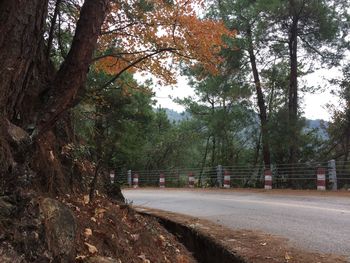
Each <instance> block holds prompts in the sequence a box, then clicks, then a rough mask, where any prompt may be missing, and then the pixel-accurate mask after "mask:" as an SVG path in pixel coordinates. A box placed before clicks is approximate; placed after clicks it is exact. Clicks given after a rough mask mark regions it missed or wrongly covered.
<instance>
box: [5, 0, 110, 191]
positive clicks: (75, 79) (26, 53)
mask: <svg viewBox="0 0 350 263" xmlns="http://www.w3.org/2000/svg"><path fill="white" fill-rule="evenodd" d="M108 2H109V0H98V1H97V0H85V2H84V4H83V6H82V9H81V12H80V18H79V21H78V23H77V26H76V32H75V36H74V38H73V42H72V45H71V49H70V51H69V54H68V56H67V58H66V59H65V61H64V62H63V63H62V65H61V67H60V68H59V70H58V71H57V72H56V71H55V69H54V68H53V66H52V65H51V63H50V60H49V58H48V56H47V54H48V53H47V47H46V46H45V41H44V26H45V21H46V16H47V12H48V0H31V1H21V0H2V1H0V114H1V115H0V161H1V165H0V173H1V175H2V178H5V179H6V178H8V177H11V176H12V175H11V174H13V170H14V167H21V166H25V165H27V164H29V166H30V167H29V169H31V170H33V171H34V173H36V174H40V173H41V174H42V175H43V176H46V177H48V178H51V179H52V178H55V177H56V176H54V175H52V176H49V173H50V172H47V173H46V174H45V172H46V171H45V169H44V168H45V167H46V168H48V169H50V168H51V169H52V170H54V172H55V173H56V172H58V173H62V176H65V175H64V174H63V173H64V171H61V170H62V167H61V166H60V160H59V158H58V156H57V155H58V152H59V149H57V144H56V140H57V138H56V136H55V133H54V130H55V129H54V127H55V124H56V123H57V121H58V120H59V119H60V117H61V116H62V115H63V113H64V112H65V111H66V110H68V109H69V108H70V107H71V106H72V102H73V101H74V100H75V98H76V95H77V93H78V91H79V90H81V89H82V88H83V87H84V83H85V80H86V74H87V72H88V68H89V65H90V62H91V58H92V54H93V51H94V49H95V46H96V43H97V38H98V36H99V33H100V28H101V26H102V23H103V21H104V17H105V14H106V12H107V8H108ZM14 124H15V125H14ZM32 129H34V132H33V134H32V135H33V136H32V139H33V140H32V143H30V149H31V150H33V149H35V150H33V151H34V153H33V154H30V155H29V158H30V159H29V160H27V158H26V157H25V156H21V155H25V154H27V155H28V153H25V151H23V150H22V151H20V152H19V151H18V149H17V148H19V145H21V142H20V141H19V142H17V143H13V141H14V140H15V139H19V140H21V138H27V136H16V135H17V133H18V132H19V131H20V134H22V133H25V131H27V132H28V133H29V132H31V131H32ZM19 153H20V154H19ZM27 157H28V156H27ZM22 172H23V169H22ZM23 173H24V172H23ZM41 179H43V178H41ZM41 179H40V180H41ZM65 180H66V178H60V180H59V181H58V182H57V185H56V184H55V185H52V188H60V187H61V189H64V188H65V187H64V186H63V187H62V184H64V181H65ZM44 181H46V184H47V181H50V179H46V180H44ZM49 184H53V182H52V181H51V183H50V182H49Z"/></svg>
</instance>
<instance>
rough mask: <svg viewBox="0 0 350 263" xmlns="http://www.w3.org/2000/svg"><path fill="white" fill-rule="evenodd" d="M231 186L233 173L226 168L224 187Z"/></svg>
mask: <svg viewBox="0 0 350 263" xmlns="http://www.w3.org/2000/svg"><path fill="white" fill-rule="evenodd" d="M230 187H231V175H230V173H229V172H228V171H227V170H225V171H224V188H230Z"/></svg>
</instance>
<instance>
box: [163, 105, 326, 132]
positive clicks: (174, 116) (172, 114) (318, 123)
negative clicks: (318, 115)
mask: <svg viewBox="0 0 350 263" xmlns="http://www.w3.org/2000/svg"><path fill="white" fill-rule="evenodd" d="M164 110H165V112H166V114H167V115H168V118H169V120H170V121H175V122H180V121H183V120H186V119H189V118H190V114H189V113H188V112H186V111H184V112H182V113H179V112H177V111H175V110H172V109H168V108H164ZM257 121H259V119H258V118H257ZM322 123H323V125H325V126H327V122H326V121H324V120H320V119H317V120H308V119H307V120H306V125H307V127H306V128H305V130H311V129H318V131H319V134H320V135H321V137H322V138H324V139H327V138H328V135H327V133H326V132H325V131H324V130H323V129H322Z"/></svg>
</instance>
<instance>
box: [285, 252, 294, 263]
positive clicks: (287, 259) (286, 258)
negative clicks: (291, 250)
mask: <svg viewBox="0 0 350 263" xmlns="http://www.w3.org/2000/svg"><path fill="white" fill-rule="evenodd" d="M284 259H285V260H286V262H289V260H291V259H292V257H291V256H289V254H288V252H286V254H285V255H284Z"/></svg>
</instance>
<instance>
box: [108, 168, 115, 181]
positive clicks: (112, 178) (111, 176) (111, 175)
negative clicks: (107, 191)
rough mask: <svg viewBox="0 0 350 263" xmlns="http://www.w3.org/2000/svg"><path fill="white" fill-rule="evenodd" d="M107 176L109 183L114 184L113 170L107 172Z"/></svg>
mask: <svg viewBox="0 0 350 263" xmlns="http://www.w3.org/2000/svg"><path fill="white" fill-rule="evenodd" d="M109 178H110V179H111V184H114V179H115V174H114V171H110V172H109Z"/></svg>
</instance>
